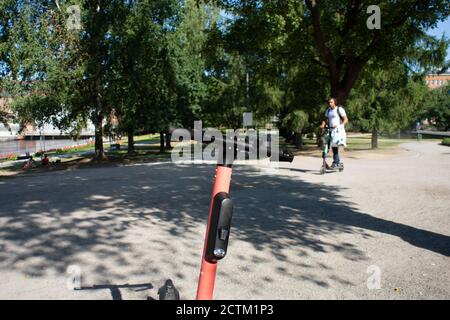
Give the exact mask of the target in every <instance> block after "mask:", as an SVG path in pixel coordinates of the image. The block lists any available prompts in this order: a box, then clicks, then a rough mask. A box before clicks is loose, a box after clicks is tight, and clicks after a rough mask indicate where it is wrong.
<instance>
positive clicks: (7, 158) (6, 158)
mask: <svg viewBox="0 0 450 320" xmlns="http://www.w3.org/2000/svg"><path fill="white" fill-rule="evenodd" d="M0 160H4V161H15V160H17V155H15V154H5V155H3V154H0Z"/></svg>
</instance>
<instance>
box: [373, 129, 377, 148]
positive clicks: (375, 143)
mask: <svg viewBox="0 0 450 320" xmlns="http://www.w3.org/2000/svg"><path fill="white" fill-rule="evenodd" d="M372 149H378V130H377V129H373V130H372Z"/></svg>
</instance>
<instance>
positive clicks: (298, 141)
mask: <svg viewBox="0 0 450 320" xmlns="http://www.w3.org/2000/svg"><path fill="white" fill-rule="evenodd" d="M295 147H296V148H297V149H301V148H302V147H303V136H302V133H301V132H296V133H295Z"/></svg>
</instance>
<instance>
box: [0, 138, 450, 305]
mask: <svg viewBox="0 0 450 320" xmlns="http://www.w3.org/2000/svg"><path fill="white" fill-rule="evenodd" d="M343 159H344V162H345V165H346V171H345V172H343V173H332V174H328V175H326V176H321V175H319V174H318V169H319V168H320V164H321V160H320V159H319V158H314V157H298V158H296V160H295V161H294V163H293V164H283V165H282V168H281V169H280V170H279V171H278V173H277V174H273V173H271V172H270V171H268V170H264V165H262V166H237V167H236V169H235V171H234V176H233V182H232V197H233V199H234V201H235V214H234V218H233V219H234V220H233V230H232V239H231V240H230V248H229V256H228V257H227V258H226V259H225V260H224V261H222V262H221V263H220V265H219V269H218V270H219V272H218V277H217V281H216V292H215V297H216V298H218V299H360V298H362V299H449V298H450V210H449V208H450V148H448V147H443V146H440V145H437V144H436V143H430V142H422V143H411V144H405V145H403V146H402V150H401V151H398V152H394V153H389V154H383V153H369V154H368V153H364V152H353V153H347V154H345V155H344V158H343ZM213 175H214V167H213V166H206V165H197V166H188V165H184V166H176V165H173V164H169V163H165V164H146V165H133V166H125V167H119V168H117V167H110V168H95V169H94V168H90V169H77V170H71V171H64V172H63V171H61V172H52V173H48V174H39V175H29V176H22V177H17V178H4V179H0V195H1V197H0V299H112V298H113V299H145V297H147V296H148V295H150V296H152V297H154V298H156V297H157V290H158V288H159V287H160V286H161V285H162V283H163V281H164V280H165V279H166V278H172V279H173V280H174V283H175V285H176V286H177V287H178V289H179V290H180V292H181V297H182V298H183V299H192V298H195V292H196V285H197V279H198V272H199V266H200V258H201V257H200V254H201V252H202V245H203V237H204V232H205V222H206V215H207V212H208V205H209V196H210V192H211V185H212V179H213ZM68 266H76V267H75V268H74V270H77V268H79V270H80V271H81V286H82V289H81V290H69V289H68V288H67V285H66V282H67V279H68V274H67V268H68ZM378 274H379V280H380V281H379V284H380V287H381V288H380V289H373V288H372V289H369V288H368V286H367V282H368V279H369V283H370V284H372V285H374V286H375V287H376V284H377V281H376V280H377V278H376V276H377V275H378ZM372 280H373V281H372ZM98 286H100V287H98Z"/></svg>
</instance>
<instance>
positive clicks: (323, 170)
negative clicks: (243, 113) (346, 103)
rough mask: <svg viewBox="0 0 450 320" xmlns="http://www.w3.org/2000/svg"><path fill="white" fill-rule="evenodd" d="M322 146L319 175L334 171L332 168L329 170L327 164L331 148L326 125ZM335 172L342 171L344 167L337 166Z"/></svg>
mask: <svg viewBox="0 0 450 320" xmlns="http://www.w3.org/2000/svg"><path fill="white" fill-rule="evenodd" d="M322 145H323V147H322V167H321V168H320V174H322V175H324V174H326V173H327V171H330V172H334V171H336V170H333V168H331V167H330V166H329V165H328V163H327V157H328V152H329V151H330V146H331V129H330V127H329V126H328V125H327V126H325V134H324V135H322ZM337 170H339V172H342V171H344V166H339V168H338V169H337Z"/></svg>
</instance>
